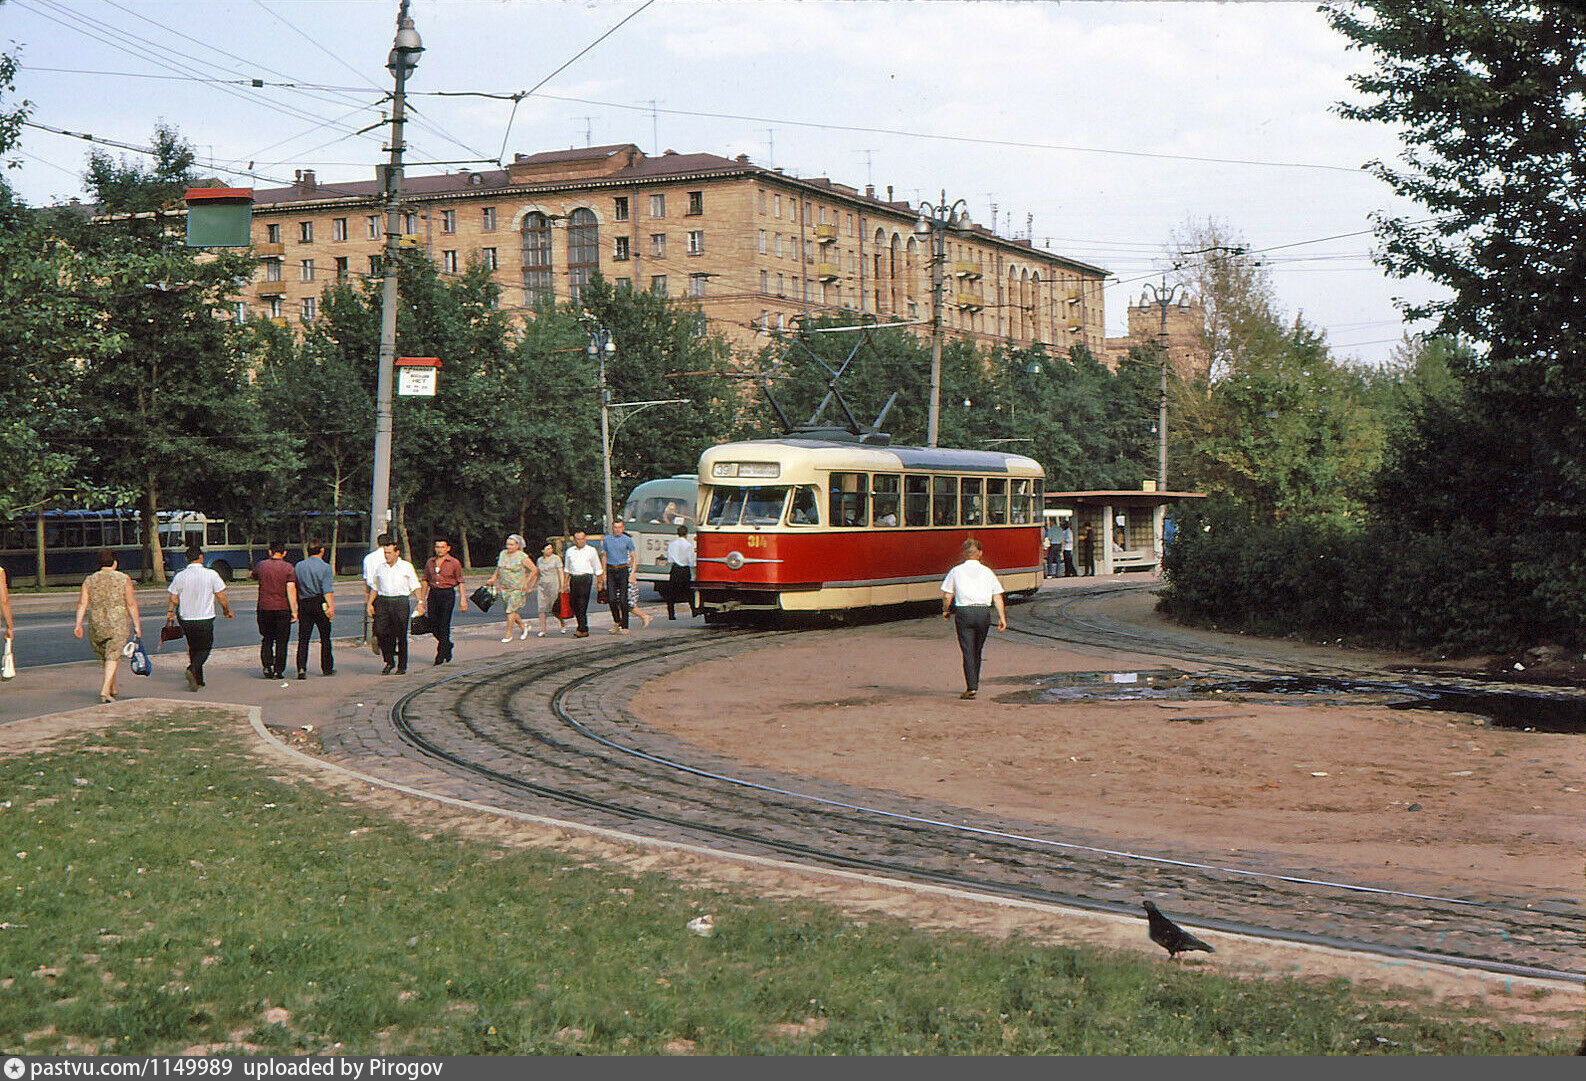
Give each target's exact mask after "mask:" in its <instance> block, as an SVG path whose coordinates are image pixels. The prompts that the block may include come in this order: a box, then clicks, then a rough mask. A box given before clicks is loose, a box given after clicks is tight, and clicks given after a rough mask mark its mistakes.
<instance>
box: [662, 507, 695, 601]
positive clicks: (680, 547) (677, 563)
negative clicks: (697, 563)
mask: <svg viewBox="0 0 1586 1081" xmlns="http://www.w3.org/2000/svg"><path fill="white" fill-rule="evenodd" d="M694 560H695V553H694V542H693V541H691V540H689V539H688V526H686V525H680V526H678V527H677V539H676V540H674V541H672V542H670V543H669V544H668V545H667V546H666V564H667V566H668V567H669V568H670V569H669V570H668V571H667V572H666V576H667V583H666V618H667V619H676V618H677V604H678V602H679V601H682V600H687V601H688V614H689V615H691V616H697V615H699V609H698V608H696V607H695V606H694Z"/></svg>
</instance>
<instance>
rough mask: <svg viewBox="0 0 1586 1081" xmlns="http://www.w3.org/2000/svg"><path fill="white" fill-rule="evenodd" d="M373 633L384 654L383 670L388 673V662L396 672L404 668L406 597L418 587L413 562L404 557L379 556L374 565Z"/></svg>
mask: <svg viewBox="0 0 1586 1081" xmlns="http://www.w3.org/2000/svg"><path fill="white" fill-rule="evenodd" d="M370 584H371V586H372V587H373V589H374V598H373V601H374V621H373V623H374V636H375V640H376V641H377V642H379V643H380V656H382V657H384V658H385V671H384V672H382V673H380V674H381V675H389V674H390V672H391V668H392V665H393V664H394V665H395V666H396V671H397V675H403V674H405V673H406V672H407V670H408V612H409V608H408V598H409V597H411V596H412V595H413V594H415V593H417V592H418V591H419V576H418V573H417V572H416V571H415V570H414V569H413V564H411V563H409V562H408V561H407V560H405V559H398V560H397V561H396V562H395V563H387V562H385V561H384V560H381V562H380V563H378V564H376V565H375V567H374V573H373V575H372V581H371V582H370Z"/></svg>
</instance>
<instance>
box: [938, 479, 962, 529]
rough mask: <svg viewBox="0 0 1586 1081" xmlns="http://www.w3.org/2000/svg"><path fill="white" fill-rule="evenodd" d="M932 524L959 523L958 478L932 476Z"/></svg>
mask: <svg viewBox="0 0 1586 1081" xmlns="http://www.w3.org/2000/svg"><path fill="white" fill-rule="evenodd" d="M931 524H932V525H957V524H958V478H957V477H932V478H931Z"/></svg>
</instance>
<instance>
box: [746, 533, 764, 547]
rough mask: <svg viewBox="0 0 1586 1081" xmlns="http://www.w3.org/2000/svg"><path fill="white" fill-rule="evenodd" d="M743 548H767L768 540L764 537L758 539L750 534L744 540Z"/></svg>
mask: <svg viewBox="0 0 1586 1081" xmlns="http://www.w3.org/2000/svg"><path fill="white" fill-rule="evenodd" d="M743 546H744V547H745V548H764V547H766V540H765V538H764V537H756V536H754V535H753V534H750V535H749V536H747V537H745V538H744V539H743Z"/></svg>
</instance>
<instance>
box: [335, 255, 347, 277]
mask: <svg viewBox="0 0 1586 1081" xmlns="http://www.w3.org/2000/svg"><path fill="white" fill-rule="evenodd" d="M347 274H348V270H347V257H346V256H345V255H338V256H336V280H337V281H339V282H344V281H346V280H347Z"/></svg>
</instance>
